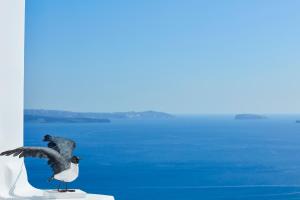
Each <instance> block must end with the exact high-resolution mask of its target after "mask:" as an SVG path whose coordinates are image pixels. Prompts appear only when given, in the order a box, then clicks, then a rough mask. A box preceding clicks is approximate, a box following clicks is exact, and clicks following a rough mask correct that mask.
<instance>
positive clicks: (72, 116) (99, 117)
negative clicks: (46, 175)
mask: <svg viewBox="0 0 300 200" xmlns="http://www.w3.org/2000/svg"><path fill="white" fill-rule="evenodd" d="M173 117H174V116H173V115H170V114H167V113H163V112H156V111H144V112H134V111H132V112H115V113H97V112H71V111H61V110H44V109H25V110H24V121H25V122H35V123H57V122H61V123H109V122H111V120H116V119H169V118H173Z"/></svg>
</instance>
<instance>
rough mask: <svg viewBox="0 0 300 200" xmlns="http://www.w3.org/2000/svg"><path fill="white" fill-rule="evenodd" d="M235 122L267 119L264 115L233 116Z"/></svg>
mask: <svg viewBox="0 0 300 200" xmlns="http://www.w3.org/2000/svg"><path fill="white" fill-rule="evenodd" d="M235 119H236V120H253V119H267V117H266V116H264V115H257V114H238V115H236V116H235Z"/></svg>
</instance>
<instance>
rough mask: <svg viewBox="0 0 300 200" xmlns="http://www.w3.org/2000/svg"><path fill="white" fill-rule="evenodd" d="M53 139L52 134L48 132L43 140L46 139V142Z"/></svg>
mask: <svg viewBox="0 0 300 200" xmlns="http://www.w3.org/2000/svg"><path fill="white" fill-rule="evenodd" d="M51 139H52V136H51V135H48V134H47V135H45V136H44V139H43V141H45V142H46V141H51Z"/></svg>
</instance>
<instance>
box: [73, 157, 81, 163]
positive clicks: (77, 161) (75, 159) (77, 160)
mask: <svg viewBox="0 0 300 200" xmlns="http://www.w3.org/2000/svg"><path fill="white" fill-rule="evenodd" d="M79 160H80V158H79V157H78V156H73V157H72V158H71V163H74V164H78V163H79Z"/></svg>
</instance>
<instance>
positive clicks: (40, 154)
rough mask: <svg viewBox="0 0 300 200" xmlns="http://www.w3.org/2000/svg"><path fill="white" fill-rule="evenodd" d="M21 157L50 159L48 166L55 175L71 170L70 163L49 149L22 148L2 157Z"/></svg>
mask: <svg viewBox="0 0 300 200" xmlns="http://www.w3.org/2000/svg"><path fill="white" fill-rule="evenodd" d="M10 155H13V156H19V158H22V157H34V158H45V159H48V165H50V167H51V168H52V170H53V172H54V174H57V173H59V172H61V171H63V170H65V169H68V168H69V165H70V163H69V162H66V160H65V159H64V158H63V157H62V156H61V155H60V154H59V153H57V152H56V151H55V150H53V149H50V148H47V147H20V148H17V149H13V150H9V151H4V152H2V153H1V154H0V156H10Z"/></svg>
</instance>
